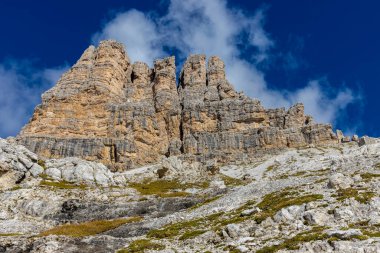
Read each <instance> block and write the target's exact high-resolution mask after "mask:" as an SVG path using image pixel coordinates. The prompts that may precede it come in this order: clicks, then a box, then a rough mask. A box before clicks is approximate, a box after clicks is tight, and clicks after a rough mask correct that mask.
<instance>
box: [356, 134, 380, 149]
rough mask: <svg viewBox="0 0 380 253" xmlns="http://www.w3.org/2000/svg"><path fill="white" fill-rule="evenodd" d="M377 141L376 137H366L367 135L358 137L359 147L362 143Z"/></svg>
mask: <svg viewBox="0 0 380 253" xmlns="http://www.w3.org/2000/svg"><path fill="white" fill-rule="evenodd" d="M377 142H378V139H376V138H371V137H368V136H363V137H361V138H360V139H359V147H361V146H363V145H369V144H374V143H377Z"/></svg>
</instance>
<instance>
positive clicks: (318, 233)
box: [256, 227, 329, 253]
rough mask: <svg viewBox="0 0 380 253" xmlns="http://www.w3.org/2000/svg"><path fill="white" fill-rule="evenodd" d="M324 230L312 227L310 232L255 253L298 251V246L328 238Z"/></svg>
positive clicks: (323, 228)
mask: <svg viewBox="0 0 380 253" xmlns="http://www.w3.org/2000/svg"><path fill="white" fill-rule="evenodd" d="M325 229H326V228H325V227H314V228H313V229H312V230H310V231H306V232H302V233H299V234H297V235H295V236H294V237H292V238H289V239H286V240H285V241H283V242H282V243H280V244H278V245H272V246H266V247H264V248H262V249H259V250H257V251H256V253H274V252H277V251H279V250H284V249H286V250H298V249H299V247H300V244H302V243H305V242H312V241H318V240H325V239H327V238H329V236H328V235H327V234H326V233H323V230H325Z"/></svg>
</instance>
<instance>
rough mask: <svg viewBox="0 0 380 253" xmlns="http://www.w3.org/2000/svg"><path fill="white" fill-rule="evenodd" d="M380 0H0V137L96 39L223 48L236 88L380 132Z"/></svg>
mask: <svg viewBox="0 0 380 253" xmlns="http://www.w3.org/2000/svg"><path fill="white" fill-rule="evenodd" d="M379 9H380V2H378V1H360V2H358V1H353V0H346V1H343V0H340V1H338V0H320V1H315V0H313V1H311V0H302V1H300V0H297V1H295V0H288V1H282V0H278V1H261V0H260V1H254V0H253V1H239V0H235V1H232V0H230V1H224V0H197V1H196V0H185V1H184V0H181V1H180V0H162V1H142V0H140V1H126V0H124V1H122V0H107V1H96V0H93V1H77V0H55V1H48V0H45V1H43V0H35V1H28V0H2V1H0V28H1V30H0V31H1V35H2V36H1V38H2V39H1V40H0V88H1V92H0V119H1V120H0V137H7V136H8V135H16V134H17V133H18V132H19V130H20V129H21V127H22V126H23V125H24V124H25V123H26V122H27V121H28V119H29V118H30V116H31V114H32V112H33V110H34V107H35V106H36V105H37V104H38V103H39V101H40V95H41V93H42V92H43V91H45V90H46V89H48V88H50V87H51V86H52V85H53V84H54V83H55V81H56V80H57V79H58V78H59V76H60V75H61V73H62V72H63V71H65V70H67V69H68V68H69V66H71V65H72V64H74V63H75V62H76V60H77V59H78V58H79V57H80V55H81V53H82V52H83V50H84V49H85V48H87V47H88V46H89V45H90V44H97V43H98V42H99V40H101V39H108V38H113V39H117V40H119V41H121V42H123V43H125V45H126V48H127V51H128V54H129V55H130V57H131V59H132V60H143V61H146V62H147V63H148V64H150V65H151V64H152V61H153V59H154V58H157V57H164V56H167V55H173V54H174V55H176V60H177V65H178V66H181V64H182V63H183V61H184V59H185V57H186V55H188V54H190V53H205V54H206V55H207V56H211V55H219V56H220V57H222V58H223V60H224V61H225V62H226V66H227V77H228V78H229V80H230V81H231V82H232V83H233V84H234V85H235V87H236V88H237V89H238V90H243V91H245V92H246V93H247V94H248V95H249V96H251V97H255V98H259V99H260V100H262V102H263V104H264V105H265V106H266V107H278V106H285V107H288V106H289V105H291V104H293V103H295V102H303V103H304V104H305V107H306V112H307V113H310V114H311V115H312V116H314V117H315V119H316V121H319V122H331V123H332V124H333V126H334V128H339V129H343V130H344V131H345V133H347V134H352V133H357V134H359V135H364V134H366V135H371V136H379V135H380V129H379V127H380V118H379V117H378V116H377V115H378V113H377V112H378V109H379V105H380V100H379V99H378V96H379V94H380V85H379V84H380V49H379V45H380V33H379V25H380V15H378V13H377V12H378V10H379Z"/></svg>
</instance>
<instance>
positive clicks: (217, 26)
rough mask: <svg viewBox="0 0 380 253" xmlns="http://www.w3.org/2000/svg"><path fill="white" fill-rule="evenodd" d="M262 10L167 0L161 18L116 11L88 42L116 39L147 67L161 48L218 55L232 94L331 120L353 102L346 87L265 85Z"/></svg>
mask: <svg viewBox="0 0 380 253" xmlns="http://www.w3.org/2000/svg"><path fill="white" fill-rule="evenodd" d="M265 10H266V8H265V7H264V8H261V9H258V10H257V11H256V13H254V14H247V13H244V11H243V10H240V9H233V8H230V7H229V6H228V4H227V2H226V1H224V0H171V1H170V2H169V6H168V10H167V13H166V14H165V15H163V16H161V17H157V15H156V16H155V18H153V15H150V14H149V13H148V14H145V13H143V12H139V11H137V10H130V11H127V12H124V13H119V14H118V15H116V16H115V18H114V19H112V20H110V21H109V22H108V23H107V24H105V26H104V27H103V28H102V30H101V31H100V32H99V33H97V34H96V35H95V36H94V37H93V41H94V42H98V41H99V40H101V39H116V40H118V41H120V42H123V43H124V44H125V45H126V47H127V50H128V53H129V54H130V57H131V59H132V60H134V61H136V60H142V61H145V62H147V63H148V64H151V63H152V62H153V60H154V59H155V58H157V57H162V56H165V55H171V54H174V53H173V52H169V50H167V51H165V50H164V48H170V49H175V50H176V52H177V53H178V55H179V56H180V59H179V60H180V62H182V61H183V60H184V59H183V58H184V57H186V56H188V55H189V54H194V53H205V54H206V55H208V56H211V55H218V56H220V57H221V58H222V59H223V60H224V61H225V63H226V72H227V78H228V79H229V80H230V82H231V83H232V84H234V86H235V87H236V88H237V90H243V91H245V93H246V94H247V95H249V96H251V97H255V98H259V99H260V100H261V101H262V102H263V104H264V105H265V106H267V107H282V106H284V107H289V106H290V105H292V104H294V103H296V102H303V103H304V104H305V108H306V112H307V113H310V114H311V115H312V116H314V117H315V118H316V120H317V121H320V122H334V121H335V120H336V119H337V117H338V116H339V112H341V111H342V110H343V109H345V108H346V106H347V105H348V104H350V103H352V102H353V101H354V100H355V97H354V96H353V93H352V91H350V90H349V89H347V88H345V89H342V90H337V91H336V92H335V93H328V92H325V90H324V89H323V88H322V86H321V83H320V81H311V82H309V83H308V84H306V85H305V87H304V88H301V89H298V90H293V91H288V90H278V89H271V88H269V87H268V85H267V83H266V81H265V73H264V72H263V71H261V70H260V69H259V68H258V66H257V64H260V63H262V62H264V61H266V60H267V59H269V58H270V49H271V48H273V47H274V46H275V42H274V41H273V40H272V39H271V37H270V35H268V33H267V32H266V31H265V30H264V27H263V26H264V23H265ZM247 52H255V53H253V54H252V55H246V54H247Z"/></svg>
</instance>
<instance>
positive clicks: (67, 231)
mask: <svg viewBox="0 0 380 253" xmlns="http://www.w3.org/2000/svg"><path fill="white" fill-rule="evenodd" d="M141 219H142V218H141V217H131V218H125V219H116V220H98V221H88V222H84V223H80V224H65V225H62V226H58V227H55V228H52V229H49V230H47V231H45V232H42V233H40V234H39V236H48V235H65V236H71V237H84V236H90V235H96V234H99V233H103V232H105V231H108V230H111V229H115V228H117V227H120V226H121V225H124V224H127V223H131V222H137V221H140V220H141Z"/></svg>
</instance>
